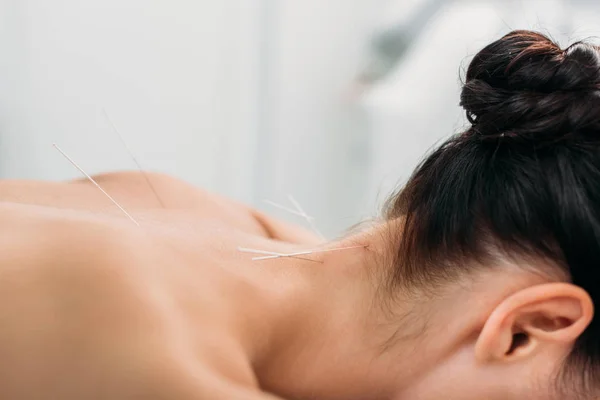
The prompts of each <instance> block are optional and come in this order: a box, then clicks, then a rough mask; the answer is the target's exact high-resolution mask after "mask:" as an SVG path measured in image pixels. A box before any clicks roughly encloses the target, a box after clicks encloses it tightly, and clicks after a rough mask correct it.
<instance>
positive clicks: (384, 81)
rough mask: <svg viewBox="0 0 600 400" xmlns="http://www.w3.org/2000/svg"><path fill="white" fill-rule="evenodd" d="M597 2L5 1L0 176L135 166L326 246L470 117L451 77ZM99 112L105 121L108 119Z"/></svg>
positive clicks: (574, 22)
mask: <svg viewBox="0 0 600 400" xmlns="http://www.w3.org/2000/svg"><path fill="white" fill-rule="evenodd" d="M598 21H600V2H598V1H597V0H327V1H324V0H101V1H100V0H54V1H47V0H0V50H1V51H0V178H14V179H43V180H62V179H67V178H73V177H79V174H78V172H77V170H75V169H74V168H73V167H72V166H71V165H70V164H68V163H67V162H66V161H65V160H64V159H63V158H62V157H61V156H60V155H59V154H58V153H57V152H56V151H55V150H54V149H53V148H52V146H51V145H52V143H54V142H56V143H57V144H59V145H60V146H61V147H62V148H63V150H64V151H65V152H66V153H67V154H69V155H70V156H71V157H72V158H73V159H74V160H75V161H77V162H78V163H79V164H80V165H81V166H82V167H83V168H84V169H85V170H86V171H87V172H88V173H90V174H92V173H99V172H107V171H114V170H135V169H136V164H135V162H134V161H133V160H132V158H131V157H130V155H129V154H128V152H127V150H126V148H125V146H124V145H123V143H122V142H121V141H120V139H119V136H118V135H117V134H116V133H115V132H114V130H113V129H112V127H111V124H110V121H109V119H110V120H111V121H112V122H113V123H114V125H115V126H116V128H117V129H118V131H119V132H120V133H121V135H122V137H123V139H124V140H125V142H126V144H127V146H128V147H129V148H130V149H131V151H132V152H133V154H134V155H135V158H136V159H137V160H138V161H139V163H140V164H141V165H142V167H143V168H144V169H146V170H150V171H160V172H166V173H169V174H172V175H175V176H177V177H180V178H182V179H185V180H187V181H189V182H191V183H193V184H195V185H198V186H202V187H205V188H208V189H210V190H213V191H216V192H219V193H221V194H224V195H227V196H230V197H233V198H235V199H238V200H241V201H244V202H246V203H250V204H253V205H254V206H256V207H258V208H260V209H262V210H265V211H268V212H271V213H272V214H274V215H277V216H279V217H281V218H285V219H288V220H290V221H293V222H301V221H300V220H296V219H295V217H294V216H293V215H288V214H285V213H282V212H281V211H279V210H277V209H276V208H273V207H271V206H269V205H268V204H267V203H265V202H264V200H266V199H268V200H271V201H275V202H278V203H282V204H286V202H287V201H288V200H287V197H288V195H289V194H292V195H293V196H294V197H295V198H296V199H297V200H298V202H299V203H300V204H301V205H302V206H303V208H304V209H305V210H306V212H307V213H308V214H310V215H312V216H313V217H315V219H316V224H317V225H318V226H319V228H320V229H321V230H322V231H323V232H325V233H326V234H327V235H328V236H332V235H337V234H339V233H341V232H342V231H343V230H344V228H347V227H349V226H351V225H353V224H355V223H357V222H359V221H361V220H364V219H367V218H371V217H372V216H374V215H377V212H378V209H379V205H380V204H381V202H382V201H383V200H385V198H386V196H387V195H388V194H389V193H390V192H391V191H393V190H394V188H396V187H398V186H399V185H401V184H402V183H403V182H404V181H405V180H406V179H407V178H408V176H409V175H410V173H411V171H412V169H413V168H414V167H415V166H416V165H417V163H418V162H419V161H420V160H421V159H422V157H423V155H424V154H425V153H426V152H427V151H428V150H429V149H430V148H431V147H432V146H433V145H435V144H436V143H438V142H439V141H440V140H442V139H443V138H445V137H447V136H448V135H451V134H453V133H455V132H458V131H460V130H461V129H462V128H463V127H464V126H465V122H464V120H463V117H462V112H461V110H460V108H459V106H458V98H459V89H460V79H459V78H460V72H461V70H462V69H464V68H465V67H466V66H467V65H468V62H469V60H470V57H471V56H472V55H474V54H475V53H476V52H477V50H478V49H480V48H481V47H483V46H484V45H486V44H487V43H488V42H490V41H491V40H494V39H496V38H498V37H499V36H500V35H502V34H504V33H506V32H508V31H510V30H512V29H524V28H526V29H536V30H540V31H543V32H545V33H548V34H550V35H551V36H552V37H553V38H555V39H556V40H558V41H559V42H560V43H561V44H563V45H565V44H568V43H569V42H570V41H572V40H576V39H581V38H586V37H590V36H594V35H598V33H600V25H599V24H598ZM107 115H108V118H107V117H106V116H107Z"/></svg>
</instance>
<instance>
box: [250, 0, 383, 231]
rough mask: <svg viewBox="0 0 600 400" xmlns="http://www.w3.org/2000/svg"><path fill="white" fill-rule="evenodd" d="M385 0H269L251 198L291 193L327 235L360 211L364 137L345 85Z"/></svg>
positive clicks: (356, 67) (281, 199) (278, 198)
mask: <svg viewBox="0 0 600 400" xmlns="http://www.w3.org/2000/svg"><path fill="white" fill-rule="evenodd" d="M385 2H386V1H385V0H353V1H348V0H328V1H323V0H302V1H297V0H281V1H278V2H276V4H277V7H276V10H275V11H274V12H275V15H274V16H273V18H274V20H275V21H276V32H277V34H276V35H272V36H270V39H271V40H270V43H271V44H272V45H271V46H270V49H269V52H268V54H267V58H268V59H269V64H270V65H271V70H270V75H269V77H268V83H267V86H268V88H270V90H268V96H267V99H266V101H267V107H268V109H269V111H270V112H269V113H268V114H267V115H266V117H265V118H266V121H265V129H264V131H262V135H263V136H262V139H261V143H263V144H264V149H267V150H266V151H264V152H262V153H261V154H264V157H262V158H261V162H260V163H259V165H258V168H259V171H260V177H261V178H260V180H259V182H258V188H259V190H258V192H257V193H258V196H257V201H260V200H261V198H268V199H271V200H274V201H278V202H285V201H287V200H286V198H287V194H293V195H294V196H295V197H296V198H297V199H298V201H299V202H300V203H301V204H302V205H303V207H304V209H305V211H306V212H307V213H309V214H311V215H313V216H314V217H315V218H316V223H317V225H318V226H319V227H320V228H321V229H322V230H323V231H325V232H326V233H329V234H335V233H337V232H339V231H340V230H342V229H343V228H345V227H348V226H349V225H352V224H354V223H356V222H357V221H358V220H359V219H360V218H361V217H362V216H364V214H363V213H361V208H362V207H361V204H362V202H364V199H365V193H364V187H365V183H366V178H367V176H366V172H367V170H368V165H369V162H370V160H369V159H368V158H367V156H368V154H369V152H368V145H369V138H368V130H367V126H366V119H365V113H364V111H363V110H362V109H361V108H360V107H358V106H357V105H356V104H354V103H353V102H352V101H351V100H350V99H349V92H350V89H351V84H352V82H353V80H354V78H355V77H356V74H357V73H358V72H359V70H360V68H361V67H362V63H363V62H364V61H365V58H364V55H365V50H366V43H367V38H368V36H369V32H370V31H371V29H372V28H373V26H372V23H373V20H374V16H375V15H377V13H378V11H379V5H381V4H382V3H385ZM266 209H269V208H266ZM270 210H272V209H270ZM272 211H273V212H276V210H272ZM280 215H281V216H282V217H283V216H284V214H280Z"/></svg>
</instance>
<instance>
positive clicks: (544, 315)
mask: <svg viewBox="0 0 600 400" xmlns="http://www.w3.org/2000/svg"><path fill="white" fill-rule="evenodd" d="M593 315H594V307H593V302H592V299H591V298H590V296H589V295H588V294H587V292H586V291H585V290H583V289H581V288H579V287H577V286H575V285H572V284H568V283H549V284H543V285H536V286H532V287H529V288H527V289H523V290H521V291H519V292H517V293H515V294H513V295H512V296H510V297H508V298H506V299H505V300H504V301H503V302H502V303H501V304H499V305H498V306H497V307H496V308H495V310H494V311H493V312H492V314H491V315H490V317H489V318H488V319H487V321H486V323H485V325H484V327H483V330H482V331H481V334H480V335H479V338H478V339H477V342H476V345H475V357H476V359H477V360H478V361H479V362H498V361H500V362H502V361H513V360H516V359H522V358H525V357H529V356H532V355H534V354H536V353H537V352H539V351H543V350H544V349H547V348H548V346H549V345H563V346H565V345H571V344H572V343H574V342H575V340H576V339H577V338H578V337H579V336H580V335H581V334H582V333H583V332H584V331H585V329H586V328H587V327H588V325H589V324H590V322H591V320H592V317H593Z"/></svg>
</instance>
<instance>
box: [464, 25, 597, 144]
mask: <svg viewBox="0 0 600 400" xmlns="http://www.w3.org/2000/svg"><path fill="white" fill-rule="evenodd" d="M460 104H461V106H462V107H463V108H464V109H465V111H466V113H467V118H468V119H469V121H470V122H471V123H472V124H473V128H472V129H471V130H470V131H471V132H473V133H475V134H478V135H480V137H482V138H484V139H489V138H498V137H500V136H508V137H513V138H518V139H522V140H531V141H535V142H556V141H559V140H561V139H564V138H566V137H567V136H572V135H583V136H585V137H588V138H592V139H599V140H600V53H599V48H598V47H597V46H594V45H592V44H589V43H585V42H577V43H575V44H573V45H571V46H570V47H568V48H567V49H565V50H563V49H561V48H560V47H559V46H558V45H557V44H556V43H554V42H553V41H552V40H550V39H549V38H548V37H546V36H544V35H542V34H539V33H536V32H531V31H514V32H511V33H509V34H508V35H506V36H504V37H503V38H501V39H499V40H497V41H495V42H493V43H491V44H490V45H488V46H487V47H485V48H484V49H483V50H481V51H480V52H479V53H478V54H477V55H476V56H475V58H474V59H473V61H472V62H471V64H470V65H469V68H468V70H467V76H466V81H465V84H464V85H463V88H462V93H461V103H460ZM596 136H597V137H596Z"/></svg>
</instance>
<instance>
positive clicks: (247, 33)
mask: <svg viewBox="0 0 600 400" xmlns="http://www.w3.org/2000/svg"><path fill="white" fill-rule="evenodd" d="M255 3H256V2H253V1H250V0H247V1H244V0H228V1H224V0H220V1H193V0H169V1H166V0H163V1H159V0H102V1H96V0H86V1H81V0H55V1H46V0H4V1H3V2H1V3H0V4H2V9H1V11H2V20H3V21H2V22H8V24H3V25H2V28H1V29H2V34H3V35H2V37H3V39H2V40H3V43H2V45H3V49H8V51H4V50H3V51H2V52H0V65H1V66H2V70H1V71H2V75H1V76H0V85H1V86H0V87H1V88H2V90H1V92H0V104H1V105H2V106H1V107H0V143H1V145H0V174H1V175H0V176H2V177H10V178H35V179H63V178H67V177H72V176H76V175H77V171H76V170H75V169H73V167H71V166H70V165H69V164H67V163H66V161H65V160H64V159H62V158H61V157H60V155H59V154H58V153H57V152H56V151H54V150H53V148H52V147H51V143H52V142H56V143H58V144H59V145H60V146H61V147H62V148H63V149H64V150H65V151H66V152H67V153H68V154H70V155H71V156H72V158H74V159H75V160H76V161H78V162H79V163H80V164H81V166H82V167H83V168H84V169H86V170H87V171H89V172H90V173H95V172H100V171H107V170H116V169H135V164H134V163H133V162H132V161H131V159H130V158H129V156H128V154H127V153H126V152H125V150H124V148H123V146H122V145H121V144H120V142H119V139H118V137H117V136H116V135H115V134H114V133H113V132H112V131H111V128H110V126H109V125H108V124H107V122H106V120H105V119H104V117H103V113H102V108H106V110H107V111H108V112H109V114H110V115H111V117H112V119H113V121H114V122H115V124H116V125H117V127H118V128H119V130H120V131H121V133H122V135H123V136H124V138H125V140H126V141H127V142H128V144H129V147H130V148H131V149H132V150H133V152H134V153H135V155H136V157H137V158H138V160H139V161H140V162H141V163H142V165H143V166H144V167H146V168H148V169H153V170H160V171H164V172H168V173H172V174H175V175H178V176H180V177H182V178H184V179H187V180H189V181H191V182H193V183H195V184H198V185H202V186H205V187H209V188H211V189H213V190H218V191H221V192H224V193H227V194H230V195H233V196H235V197H239V198H242V199H250V198H251V197H252V193H251V191H252V181H253V175H252V174H253V171H252V169H251V168H248V165H249V164H252V162H253V157H254V156H255V153H254V151H253V149H254V148H255V146H256V133H257V132H256V129H257V123H256V118H257V116H256V99H257V90H258V86H257V85H258V82H257V80H256V77H257V69H258V68H259V65H258V58H257V57H258V55H257V52H256V47H257V35H258V32H259V27H258V25H259V20H258V18H257V13H258V9H257V8H256V7H255ZM4 45H7V47H4ZM7 88H8V89H7Z"/></svg>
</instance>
